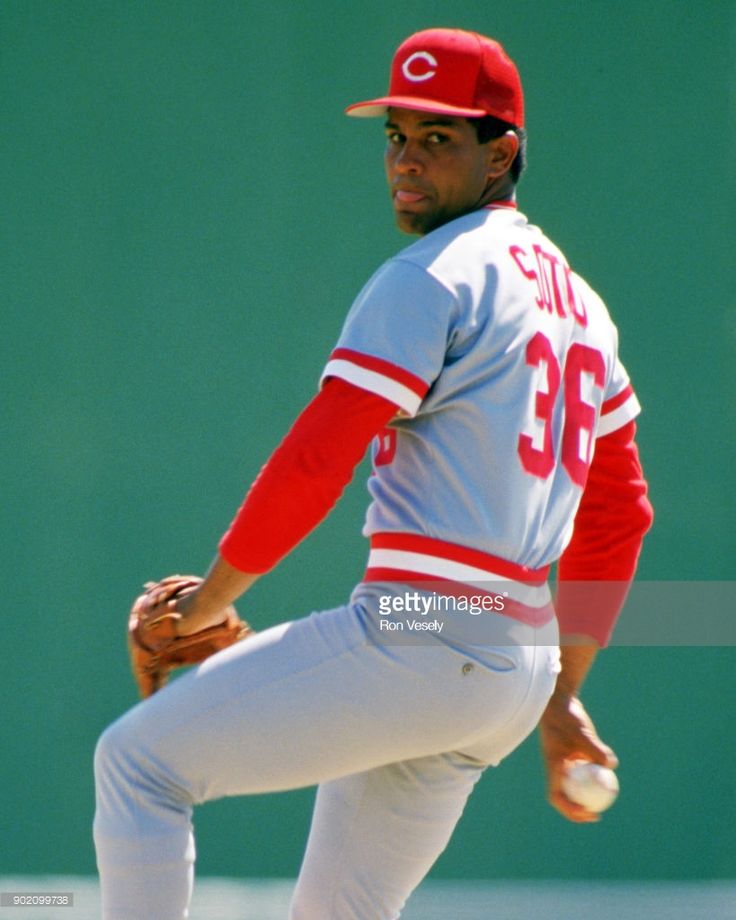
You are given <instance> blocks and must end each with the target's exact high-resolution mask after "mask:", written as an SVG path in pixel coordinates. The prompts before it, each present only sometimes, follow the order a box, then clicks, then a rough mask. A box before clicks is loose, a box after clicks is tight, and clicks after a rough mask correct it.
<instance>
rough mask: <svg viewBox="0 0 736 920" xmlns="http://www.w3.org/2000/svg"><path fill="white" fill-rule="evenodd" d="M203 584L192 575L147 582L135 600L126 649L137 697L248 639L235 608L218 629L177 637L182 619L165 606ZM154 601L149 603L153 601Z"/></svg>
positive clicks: (245, 624)
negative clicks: (179, 670)
mask: <svg viewBox="0 0 736 920" xmlns="http://www.w3.org/2000/svg"><path fill="white" fill-rule="evenodd" d="M201 581H202V579H201V578H199V577H198V576H197V575H169V576H168V577H167V578H164V579H162V580H161V581H155V582H153V581H149V582H146V584H145V585H144V587H145V589H146V590H145V593H144V594H141V596H140V597H138V598H136V600H135V602H134V604H133V607H132V609H131V611H130V617H129V619H128V649H129V651H130V663H131V667H132V669H133V677H134V678H135V681H136V683H137V684H138V690H139V691H140V695H141V696H142V697H148V696H151V694H152V693H155V692H156V691H157V690H159V689H160V688H161V687H163V686H164V684H165V683H166V681H167V680H168V678H169V673H170V672H171V671H172V670H173V669H174V668H180V667H186V666H187V665H190V664H197V663H198V662H200V661H204V660H205V658H209V657H210V655H213V654H214V653H215V652H219V651H220V650H221V649H224V648H227V647H228V646H230V645H233V643H235V642H239V641H240V640H241V639H244V638H245V637H246V636H249V635H251V634H252V633H253V630H252V629H251V628H250V626H249V625H248V624H247V623H246V622H245V621H244V620H241V619H240V617H239V616H238V613H237V611H236V610H235V608H234V607H228V608H227V612H226V617H225V619H224V620H223V621H222V623H218V624H217V625H215V626H209V627H207V628H206V629H202V630H200V631H199V632H196V633H192V634H191V635H189V636H177V634H176V623H177V621H178V620H179V619H181V614H179V613H176V612H175V611H171V610H169V609H168V608H167V606H166V604H167V602H168V601H170V600H171V599H172V598H174V597H176V596H177V595H179V594H187V593H189V591H191V590H192V589H193V588H195V587H196V586H197V585H198V584H200V583H201ZM154 594H155V595H156V601H155V603H152V595H154Z"/></svg>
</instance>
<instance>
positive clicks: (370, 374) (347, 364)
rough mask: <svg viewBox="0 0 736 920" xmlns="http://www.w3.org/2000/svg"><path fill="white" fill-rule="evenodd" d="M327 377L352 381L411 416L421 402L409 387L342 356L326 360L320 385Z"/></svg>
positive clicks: (414, 413) (419, 397) (420, 398)
mask: <svg viewBox="0 0 736 920" xmlns="http://www.w3.org/2000/svg"><path fill="white" fill-rule="evenodd" d="M328 377H340V378H341V379H342V380H346V381H347V382H348V383H354V384H355V386H357V387H360V388H361V389H363V390H368V392H369V393H375V394H376V395H378V396H383V398H384V399H388V400H390V401H391V402H392V403H396V405H397V406H399V408H401V409H403V410H404V412H406V414H407V415H409V416H411V417H413V416H415V415H416V414H417V412H418V410H419V407H420V406H421V404H422V397H421V396H419V395H418V394H417V393H415V392H414V391H413V390H411V389H409V387H407V386H404V385H403V384H402V383H397V382H396V381H395V380H392V379H391V378H390V377H386V376H385V375H384V374H379V373H378V372H377V371H370V370H367V369H366V368H364V367H358V365H357V364H353V363H352V362H351V361H346V360H344V359H343V358H333V359H332V360H330V361H328V362H327V366H326V367H325V369H324V372H323V373H322V377H321V378H320V386H321V385H322V384H323V383H324V382H325V380H326V379H327V378H328Z"/></svg>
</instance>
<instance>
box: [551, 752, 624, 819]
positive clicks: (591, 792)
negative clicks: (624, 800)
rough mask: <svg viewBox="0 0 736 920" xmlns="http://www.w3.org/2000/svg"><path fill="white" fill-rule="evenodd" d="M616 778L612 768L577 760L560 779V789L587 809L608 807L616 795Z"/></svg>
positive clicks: (604, 808) (593, 809) (617, 787)
mask: <svg viewBox="0 0 736 920" xmlns="http://www.w3.org/2000/svg"><path fill="white" fill-rule="evenodd" d="M618 789H619V786H618V778H617V777H616V774H615V773H614V772H613V770H609V768H608V767H602V766H601V765H600V764H597V763H589V762H588V761H585V760H579V761H576V762H575V763H572V764H571V765H570V766H569V767H568V769H567V773H566V774H565V776H564V777H563V780H562V791H563V792H564V793H565V795H566V796H567V797H568V799H571V800H572V801H573V802H576V803H577V804H578V805H582V806H583V807H584V808H587V809H588V811H595V812H601V811H605V810H606V809H607V808H610V807H611V805H613V803H614V802H615V801H616V796H617V795H618Z"/></svg>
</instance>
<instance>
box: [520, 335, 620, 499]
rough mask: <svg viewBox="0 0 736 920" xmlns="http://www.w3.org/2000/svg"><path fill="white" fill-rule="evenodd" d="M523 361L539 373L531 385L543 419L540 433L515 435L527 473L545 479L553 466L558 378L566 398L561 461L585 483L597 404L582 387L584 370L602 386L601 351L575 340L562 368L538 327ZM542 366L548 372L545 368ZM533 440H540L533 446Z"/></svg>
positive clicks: (538, 415)
mask: <svg viewBox="0 0 736 920" xmlns="http://www.w3.org/2000/svg"><path fill="white" fill-rule="evenodd" d="M526 363H527V364H529V365H530V366H531V367H536V368H538V370H539V373H540V375H541V380H540V383H543V384H545V385H544V386H540V387H539V388H538V389H537V390H536V391H535V394H534V395H535V403H534V416H535V418H536V419H537V420H538V421H539V422H540V423H541V429H542V430H541V437H540V436H539V434H538V435H537V437H536V438H535V437H532V436H531V435H529V434H521V435H519V446H518V451H519V457H520V459H521V464H522V466H523V467H524V469H525V470H526V471H527V473H531V474H532V475H533V476H538V477H539V478H540V479H546V478H547V477H548V476H549V475H550V473H551V472H552V470H553V469H554V467H555V453H554V447H553V444H552V413H553V411H554V406H555V401H556V399H557V396H558V393H559V390H560V384H562V388H563V391H562V398H563V400H564V406H565V412H564V425H563V429H562V465H563V467H564V468H565V470H566V471H567V473H568V475H569V477H570V479H572V481H573V482H574V483H575V484H576V485H578V486H581V487H582V486H584V485H585V480H586V477H587V475H588V467H589V466H590V460H591V456H592V447H593V437H594V429H595V424H596V410H595V406H593V405H591V404H590V403H588V402H586V401H585V400H584V399H583V394H582V392H581V386H582V380H583V374H586V375H589V379H590V380H591V382H592V384H593V386H594V387H596V388H598V389H600V390H602V389H603V386H604V383H605V373H606V367H605V363H604V361H603V355H602V354H601V353H600V352H599V351H598V350H597V349H595V348H590V347H589V346H588V345H582V344H580V343H579V342H575V343H574V344H573V345H571V346H570V348H569V349H568V352H567V356H566V358H565V366H564V369H563V370H562V371H560V363H559V361H558V360H557V356H556V355H555V353H554V351H553V349H552V345H551V344H550V341H549V339H548V338H547V336H545V335H543V334H542V333H541V332H537V333H536V334H535V335H533V336H532V338H531V339H530V340H529V342H528V344H527V346H526ZM543 367H544V368H546V373H545V371H544V370H543ZM535 440H536V442H537V444H540V442H541V446H535V443H534V442H535Z"/></svg>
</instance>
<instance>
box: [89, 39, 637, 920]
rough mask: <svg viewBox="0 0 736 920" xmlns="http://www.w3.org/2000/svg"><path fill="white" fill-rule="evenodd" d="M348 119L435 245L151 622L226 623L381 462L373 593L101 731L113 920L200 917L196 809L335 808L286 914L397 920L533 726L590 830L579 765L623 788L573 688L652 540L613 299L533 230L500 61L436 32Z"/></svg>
mask: <svg viewBox="0 0 736 920" xmlns="http://www.w3.org/2000/svg"><path fill="white" fill-rule="evenodd" d="M347 111H348V114H350V115H352V116H358V117H363V116H368V117H370V116H377V117H380V118H382V119H383V123H384V126H385V134H386V153H385V167H386V177H387V181H388V188H389V193H390V200H391V205H392V208H393V212H394V216H395V219H396V221H397V223H398V226H399V227H400V228H401V229H402V230H404V231H406V232H407V233H410V234H415V235H416V236H418V239H417V240H416V241H414V242H413V243H412V245H409V246H408V248H406V249H404V250H403V251H401V252H400V253H399V254H398V255H397V256H395V257H394V258H392V259H390V260H389V261H388V262H386V263H385V264H384V265H382V266H381V267H380V268H379V269H378V270H377V271H376V273H375V274H374V275H373V277H372V278H371V279H370V280H369V281H368V282H367V284H366V285H365V287H364V288H363V290H362V291H361V292H360V294H359V295H358V297H357V299H356V300H355V302H354V303H353V305H352V308H351V309H350V311H349V313H348V315H347V318H346V320H345V324H344V327H343V329H342V332H341V334H340V336H339V339H338V341H337V343H336V347H335V348H334V350H333V351H332V353H331V354H330V355H329V357H328V359H327V361H326V365H325V368H324V373H323V376H322V380H321V386H320V389H319V392H318V394H317V395H316V396H315V397H314V398H313V399H312V400H311V402H309V404H308V405H307V406H306V408H305V409H304V410H303V412H302V413H301V414H300V415H299V417H298V418H297V420H296V421H295V423H294V425H293V427H292V428H291V429H290V430H289V432H288V433H287V434H286V436H285V438H284V439H283V441H282V442H281V444H280V445H279V447H278V448H277V449H276V451H275V452H274V453H273V455H272V456H271V458H270V459H269V460H268V462H267V463H266V465H265V466H264V467H263V469H262V470H261V472H260V474H259V476H258V477H257V479H256V480H255V482H254V483H253V485H252V486H251V488H250V490H249V491H248V493H247V495H246V498H245V501H244V502H243V504H242V506H241V508H240V509H239V510H238V512H237V514H236V516H235V518H234V520H233V522H232V524H231V526H230V527H229V529H228V530H227V532H226V533H225V536H224V537H223V539H222V541H221V543H220V546H219V552H218V553H217V555H216V558H215V560H214V562H213V564H212V566H211V568H210V570H209V571H208V573H207V575H206V577H205V578H204V580H203V581H202V582H201V583H200V584H195V585H192V584H191V583H188V587H187V591H188V593H184V594H183V595H181V596H180V597H178V598H177V597H173V598H172V596H171V595H172V592H171V590H170V583H168V584H165V585H164V586H163V587H159V588H154V589H153V590H152V591H151V594H150V599H149V604H150V606H151V609H152V610H154V611H163V612H166V611H168V612H169V613H172V614H175V616H176V618H177V619H176V630H177V634H178V635H179V636H182V637H183V636H193V635H196V634H197V632H198V631H200V630H205V629H208V628H211V627H213V626H215V625H216V624H218V623H220V621H222V620H223V619H224V617H225V611H227V610H229V609H230V607H229V605H231V604H232V602H233V601H234V600H235V599H236V598H238V597H240V596H241V595H242V594H243V593H244V592H245V591H246V590H247V589H248V588H249V587H250V586H251V585H252V584H253V583H254V582H255V581H256V579H257V578H259V577H260V576H261V575H263V574H265V573H267V572H268V571H270V570H271V569H272V568H273V567H274V566H275V565H276V564H277V563H278V561H279V560H280V559H282V558H283V557H284V556H285V555H286V554H287V553H288V552H289V551H290V550H291V549H292V548H293V547H294V546H295V545H296V544H297V543H298V542H299V541H300V540H302V539H303V538H304V537H305V536H306V535H307V534H308V533H309V532H310V531H311V530H312V529H313V528H314V527H315V526H316V525H317V524H318V523H319V522H320V521H321V520H322V519H323V518H324V517H325V516H326V515H327V513H328V512H329V511H330V509H331V508H332V507H333V505H334V504H335V502H336V501H337V500H338V498H339V496H340V494H341V492H342V490H343V489H344V487H345V485H346V484H347V483H348V482H349V481H350V479H351V477H352V475H353V472H354V469H355V467H356V465H357V464H358V462H359V461H360V460H361V458H362V457H363V455H364V453H365V451H366V450H367V448H368V446H369V445H372V448H371V449H372V460H373V470H372V475H371V476H370V478H369V481H368V490H369V492H370V496H371V501H370V505H369V507H368V511H367V517H366V521H365V527H364V534H365V535H366V537H367V538H368V540H369V544H370V545H369V550H368V559H367V565H366V569H365V574H364V576H363V578H362V580H361V581H360V583H359V584H358V585H357V586H356V587H355V589H354V591H353V593H352V595H351V597H350V598H349V600H348V602H347V603H346V604H345V605H344V606H341V607H338V608H336V609H333V610H327V611H323V612H319V613H314V614H312V615H311V616H306V617H304V618H303V619H297V620H295V621H293V622H289V623H281V624H278V625H272V626H269V628H264V629H263V630H262V631H261V632H259V633H258V634H257V635H255V636H251V637H249V638H247V639H246V640H244V641H240V642H238V643H236V644H234V645H232V646H230V647H229V648H227V649H225V650H224V651H220V652H218V653H217V654H215V655H213V656H211V657H209V658H208V659H207V660H206V661H205V662H204V663H203V664H201V665H199V666H198V667H196V668H195V669H192V670H190V671H188V673H186V674H185V675H183V676H182V677H181V678H180V679H177V680H175V681H173V682H172V683H171V684H170V685H169V686H167V687H166V688H164V689H162V690H160V691H159V692H157V693H154V694H153V695H152V696H151V697H150V698H149V699H147V700H145V701H143V702H142V703H140V704H139V705H138V706H136V707H134V708H133V709H132V710H130V711H129V712H128V713H126V714H125V715H124V716H123V717H122V718H121V719H119V720H118V721H117V722H115V723H114V724H113V725H112V726H110V727H109V728H108V729H107V730H106V731H105V732H104V734H103V735H102V737H101V739H100V741H99V743H98V746H97V751H96V757H95V768H96V782H97V811H96V816H95V825H94V834H95V843H96V847H97V854H98V865H99V871H100V877H101V887H102V898H103V916H104V917H105V918H106V920H113V918H114V920H143V918H146V920H181V918H184V917H186V916H187V915H188V903H189V898H190V893H191V886H192V877H193V863H194V858H195V851H194V838H193V833H192V825H191V817H192V809H193V806H194V805H195V804H198V803H200V802H204V801H208V800H211V799H214V798H218V797H222V796H231V795H248V794H254V793H260V792H268V791H275V790H284V789H293V788H297V787H304V786H309V785H314V784H316V785H318V792H317V797H316V803H315V808H314V815H313V820H312V827H311V831H310V835H309V840H308V844H307V848H306V853H305V856H304V861H303V864H302V868H301V872H300V875H299V879H298V882H297V885H296V889H295V892H294V896H293V902H292V906H291V911H290V917H291V918H292V920H379V918H380V920H388V918H396V917H398V916H399V915H400V912H401V909H402V906H403V904H404V903H405V901H406V899H407V897H408V896H409V894H410V893H411V891H412V890H413V889H414V888H415V887H416V886H417V885H418V884H419V882H420V881H421V880H422V878H423V877H424V876H425V874H426V873H427V872H428V871H429V869H430V867H431V866H432V864H433V863H434V861H435V860H436V859H437V857H438V855H439V854H440V853H441V852H442V850H443V849H444V847H445V846H446V844H447V842H448V840H449V838H450V836H451V834H452V832H453V829H454V827H455V825H456V823H457V821H458V818H459V817H460V814H461V812H462V810H463V807H464V805H465V802H466V800H467V798H468V796H469V794H470V792H471V791H472V789H473V786H474V785H475V783H476V782H477V781H478V779H479V778H480V776H481V775H482V774H483V772H484V770H485V769H486V768H487V767H488V766H490V765H496V764H498V763H499V762H500V761H501V760H502V759H503V758H504V757H506V756H507V755H508V754H510V753H511V752H512V751H513V750H514V749H515V748H516V747H517V746H518V745H519V744H520V743H521V742H522V741H523V740H524V738H526V737H527V736H528V735H529V734H530V733H531V732H532V731H533V729H534V728H535V726H537V724H540V720H541V740H542V753H543V759H544V763H545V766H546V770H547V775H548V787H549V798H550V801H551V802H552V804H553V805H554V806H555V807H556V808H557V809H558V810H559V811H560V812H561V813H562V814H563V815H564V816H565V817H567V818H569V819H570V820H572V821H580V822H585V821H593V820H596V819H597V816H596V815H595V814H593V813H592V812H588V811H586V809H584V808H583V807H581V806H579V805H575V804H574V803H573V802H571V801H570V800H568V799H567V798H566V797H565V796H564V794H563V793H562V791H561V778H562V776H563V774H564V770H565V765H566V762H567V761H568V760H569V759H570V758H571V757H573V756H576V757H582V758H585V759H588V760H590V761H594V762H596V763H601V764H605V765H607V766H611V767H615V765H616V758H615V755H614V753H613V751H612V750H611V749H610V748H609V747H608V746H607V745H605V744H604V743H603V742H602V741H601V740H600V739H599V737H598V735H597V733H596V731H595V728H594V725H593V723H592V721H591V720H590V717H589V716H588V714H587V713H586V711H585V709H584V708H583V706H582V704H581V702H580V699H579V691H580V687H581V684H582V682H583V680H584V678H585V675H586V673H587V671H588V669H589V668H590V666H591V664H592V662H593V659H594V657H595V655H596V653H597V651H598V649H599V648H600V647H601V646H604V645H605V644H606V643H607V642H608V640H609V637H610V634H611V630H612V628H613V624H614V622H615V619H616V617H617V615H618V612H619V608H620V606H621V602H622V599H623V595H624V594H625V589H626V586H627V585H628V583H629V582H630V580H631V578H632V577H633V574H634V571H635V568H636V564H637V558H638V555H639V551H640V547H641V542H642V538H643V535H644V533H645V532H646V530H647V529H648V527H649V525H650V523H651V518H652V512H651V507H650V505H649V502H648V500H647V497H646V485H645V482H644V479H643V475H642V471H641V467H640V464H639V460H638V454H637V449H636V446H635V440H634V438H635V421H634V419H635V417H636V416H637V414H638V412H639V404H638V402H637V399H636V396H635V394H634V391H633V389H632V387H631V385H630V382H629V379H628V377H627V374H626V372H625V370H624V367H623V365H622V364H621V362H620V360H619V357H618V353H617V334H616V329H615V327H614V325H613V324H612V322H611V319H610V318H609V315H608V313H607V311H606V308H605V306H604V304H603V303H602V301H601V299H600V298H599V297H598V296H597V295H596V294H595V293H594V291H593V290H592V289H591V288H590V287H589V286H588V285H587V284H586V283H585V282H584V281H583V279H582V278H581V277H580V276H579V275H578V274H576V273H575V271H574V270H573V268H572V267H571V266H570V264H569V263H568V261H567V259H566V258H565V256H564V255H563V253H562V252H561V251H560V250H559V249H558V247H557V246H555V244H554V243H553V242H552V241H551V240H550V239H549V238H548V237H547V236H546V235H545V234H544V233H543V232H542V231H541V230H540V229H539V228H537V227H535V226H533V225H532V224H530V223H529V222H528V221H527V219H526V217H524V215H523V214H522V213H520V211H519V210H518V209H517V204H516V186H517V182H518V179H519V176H520V174H521V172H522V168H523V165H524V149H525V134H524V103H523V94H522V86H521V82H520V79H519V75H518V72H517V69H516V67H515V65H514V64H513V63H512V61H511V60H510V59H509V57H508V56H507V55H506V53H505V52H504V50H503V48H502V47H501V45H499V44H498V43H497V42H495V41H493V40H491V39H489V38H486V37H484V36H481V35H478V34H475V33H470V32H464V31H459V30H448V29H430V30H427V31H423V32H419V33H416V34H415V35H412V36H410V37H409V38H408V39H407V40H406V41H404V42H403V43H402V44H401V46H400V47H399V48H398V50H397V52H396V54H395V57H394V59H393V65H392V69H391V77H390V87H389V91H388V93H387V94H386V95H385V96H382V97H380V98H377V99H372V100H370V101H366V102H359V103H356V104H355V105H352V106H350V107H349V109H348V110H347ZM553 563H558V580H559V591H558V597H557V603H556V612H555V609H554V608H553V606H552V604H551V603H550V590H549V588H548V575H549V570H550V566H551V565H552V564H553ZM325 564H326V565H329V560H325ZM583 586H587V587H585V589H584V590H582V588H583ZM257 625H261V624H257ZM560 635H562V637H563V641H562V643H560ZM560 644H562V655H561V656H560ZM246 864H247V857H246V856H245V854H244V866H245V865H246Z"/></svg>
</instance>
